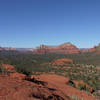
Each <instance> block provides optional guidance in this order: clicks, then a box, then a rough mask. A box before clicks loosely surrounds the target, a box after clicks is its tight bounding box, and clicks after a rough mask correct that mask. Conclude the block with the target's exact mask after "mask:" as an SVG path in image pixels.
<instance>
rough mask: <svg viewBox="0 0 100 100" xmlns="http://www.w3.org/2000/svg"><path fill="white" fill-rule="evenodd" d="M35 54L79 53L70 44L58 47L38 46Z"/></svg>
mask: <svg viewBox="0 0 100 100" xmlns="http://www.w3.org/2000/svg"><path fill="white" fill-rule="evenodd" d="M34 53H35V54H46V53H58V54H59V53H62V54H73V53H80V50H79V49H78V48H77V47H76V46H75V45H73V44H71V43H70V42H67V43H64V44H61V45H59V46H54V47H52V46H47V45H40V47H38V48H37V49H35V50H34Z"/></svg>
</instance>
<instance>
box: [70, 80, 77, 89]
mask: <svg viewBox="0 0 100 100" xmlns="http://www.w3.org/2000/svg"><path fill="white" fill-rule="evenodd" d="M68 85H70V86H72V87H74V88H76V86H75V84H74V82H73V81H71V80H70V81H69V82H68Z"/></svg>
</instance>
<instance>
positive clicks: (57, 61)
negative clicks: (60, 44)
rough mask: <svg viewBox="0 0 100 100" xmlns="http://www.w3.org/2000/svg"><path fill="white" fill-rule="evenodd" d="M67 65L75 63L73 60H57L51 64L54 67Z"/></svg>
mask: <svg viewBox="0 0 100 100" xmlns="http://www.w3.org/2000/svg"><path fill="white" fill-rule="evenodd" d="M65 63H73V60H71V59H67V58H62V59H57V60H54V61H52V62H51V64H52V65H64V64H65Z"/></svg>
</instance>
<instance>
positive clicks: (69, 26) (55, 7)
mask: <svg viewBox="0 0 100 100" xmlns="http://www.w3.org/2000/svg"><path fill="white" fill-rule="evenodd" d="M64 42H72V43H73V44H75V45H77V47H79V48H80V47H81V48H84V47H86V48H87V47H92V46H93V45H97V44H98V43H99V42H100V0H0V45H1V46H3V47H27V48H32V47H36V46H38V45H40V44H46V45H59V44H61V43H64Z"/></svg>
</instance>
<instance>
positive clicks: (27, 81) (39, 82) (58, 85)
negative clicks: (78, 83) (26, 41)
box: [0, 64, 96, 100]
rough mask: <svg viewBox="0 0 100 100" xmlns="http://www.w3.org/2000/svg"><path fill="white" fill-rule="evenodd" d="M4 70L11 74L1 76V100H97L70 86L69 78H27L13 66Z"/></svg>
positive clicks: (5, 66) (53, 76)
mask: <svg viewBox="0 0 100 100" xmlns="http://www.w3.org/2000/svg"><path fill="white" fill-rule="evenodd" d="M3 68H4V69H6V70H8V71H9V73H8V74H1V75H0V100H96V99H95V98H94V97H93V96H91V95H89V94H87V93H86V92H84V91H80V90H78V89H76V88H74V87H72V86H70V85H68V82H69V81H70V79H69V78H65V77H63V76H59V75H55V74H42V75H39V76H35V75H31V76H26V75H24V74H20V73H17V72H16V71H15V70H14V67H13V66H11V65H5V64H4V65H3ZM10 68H11V69H10ZM72 98H73V99H72ZM76 98H77V99H76Z"/></svg>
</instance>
